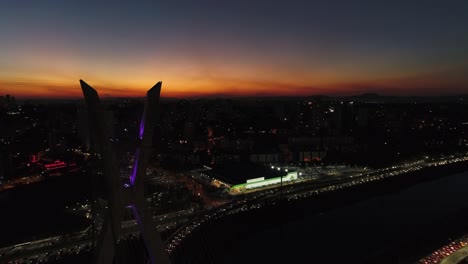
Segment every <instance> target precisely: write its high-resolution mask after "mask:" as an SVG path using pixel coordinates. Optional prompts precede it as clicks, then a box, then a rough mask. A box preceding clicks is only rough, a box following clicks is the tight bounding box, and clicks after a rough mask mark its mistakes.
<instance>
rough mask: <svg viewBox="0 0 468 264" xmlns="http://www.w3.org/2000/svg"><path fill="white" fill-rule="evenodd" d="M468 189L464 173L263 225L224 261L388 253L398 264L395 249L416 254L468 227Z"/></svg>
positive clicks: (334, 258) (349, 257)
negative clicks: (433, 240) (442, 236)
mask: <svg viewBox="0 0 468 264" xmlns="http://www.w3.org/2000/svg"><path fill="white" fill-rule="evenodd" d="M467 191H468V172H464V173H460V174H455V175H452V176H449V177H445V178H442V179H438V180H434V181H430V182H425V183H421V184H418V185H416V186H413V187H410V188H407V189H404V190H402V191H400V192H397V193H393V194H389V195H384V196H380V197H376V198H372V199H369V200H366V201H363V202H359V203H357V204H354V205H352V206H348V207H345V208H340V209H335V210H332V211H328V212H326V213H322V214H318V215H311V216H305V217H303V218H300V219H296V220H295V221H292V222H289V223H285V224H280V225H278V226H274V227H268V228H262V227H261V226H259V227H258V229H257V230H256V231H255V232H253V233H252V234H250V235H248V236H247V237H245V239H238V240H237V242H236V243H233V244H231V247H230V249H228V250H227V252H226V254H224V258H223V262H226V263H239V262H249V263H252V262H267V263H290V262H291V261H292V262H295V263H321V262H322V261H327V262H328V263H341V262H348V261H350V262H349V263H355V261H358V260H367V261H368V262H373V261H372V260H373V259H374V258H375V259H378V258H376V257H377V256H385V254H386V253H388V254H389V255H392V257H393V258H395V259H394V260H393V261H389V262H394V263H397V262H398V261H399V260H398V258H399V256H395V251H396V252H397V254H396V255H398V254H399V253H398V251H404V252H407V251H411V247H413V248H414V251H415V253H416V252H417V251H418V250H419V249H420V248H421V247H424V246H428V245H425V244H430V241H429V240H426V238H431V237H433V236H431V234H433V235H434V236H437V235H439V234H443V233H444V231H447V232H448V231H451V230H454V229H456V228H457V226H459V227H460V228H465V227H466V222H468V218H465V216H466V214H465V213H464V212H466V211H468V208H467V207H468V195H467ZM403 255H404V254H403ZM305 260H307V261H305ZM387 260H388V259H387ZM401 261H403V260H401ZM403 262H404V261H403Z"/></svg>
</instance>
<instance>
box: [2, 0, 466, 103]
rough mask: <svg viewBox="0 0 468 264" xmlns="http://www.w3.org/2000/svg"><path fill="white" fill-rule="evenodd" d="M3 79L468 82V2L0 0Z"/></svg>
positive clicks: (56, 91) (200, 89) (420, 86)
mask: <svg viewBox="0 0 468 264" xmlns="http://www.w3.org/2000/svg"><path fill="white" fill-rule="evenodd" d="M0 10H1V11H0V31H1V32H2V34H1V36H0V40H1V41H0V55H1V56H2V58H4V59H3V60H2V62H0V91H2V93H5V94H7V93H9V94H13V95H15V96H16V97H18V98H79V97H80V89H79V85H78V84H77V80H78V79H80V78H83V79H86V80H89V81H90V82H92V83H94V84H95V87H96V88H97V89H99V90H100V91H102V93H101V94H102V96H103V97H109V96H111V97H121V96H138V95H140V94H141V93H142V92H144V90H145V89H146V87H148V86H149V85H152V84H153V82H154V81H155V80H156V81H157V80H162V81H163V82H164V84H165V87H167V89H166V90H165V91H163V94H162V96H163V97H193V96H276V95H299V96H301V95H317V94H324V95H356V94H361V93H379V94H384V95H455V94H466V93H467V92H468V77H467V76H468V75H467V73H468V64H467V61H468V60H467V59H468V52H467V51H466V49H465V48H464V47H466V46H468V37H467V35H466V34H464V33H465V28H466V25H468V17H466V16H465V15H464V14H466V11H468V4H467V3H466V2H463V1H453V2H451V3H442V2H436V1H429V2H425V4H424V5H420V4H417V3H407V2H405V1H393V2H392V3H386V2H381V3H377V2H376V1H367V0H365V1H359V2H354V3H339V2H338V1H332V2H330V1H327V2H325V1H314V2H313V3H309V2H306V1H294V2H293V3H288V4H286V3H279V2H262V1H260V2H256V3H247V2H244V1H240V2H239V1H238V2H236V3H219V2H214V1H205V2H202V3H199V2H197V3H191V2H184V3H172V4H168V3H157V4H156V3H151V2H145V3H140V4H130V3H124V2H120V1H119V2H112V4H106V3H100V4H97V3H92V2H83V1H82V2H79V3H62V2H60V1H41V2H34V1H23V2H15V1H5V2H4V3H3V4H2V6H1V8H0Z"/></svg>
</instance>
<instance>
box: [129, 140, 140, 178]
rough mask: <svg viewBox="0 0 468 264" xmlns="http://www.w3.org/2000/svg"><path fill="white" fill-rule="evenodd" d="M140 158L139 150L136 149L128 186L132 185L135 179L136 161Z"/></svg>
mask: <svg viewBox="0 0 468 264" xmlns="http://www.w3.org/2000/svg"><path fill="white" fill-rule="evenodd" d="M139 157H140V149H139V148H138V149H137V151H136V152H135V164H134V165H133V171H132V175H130V184H132V186H133V184H134V183H135V178H136V174H137V171H138V159H139Z"/></svg>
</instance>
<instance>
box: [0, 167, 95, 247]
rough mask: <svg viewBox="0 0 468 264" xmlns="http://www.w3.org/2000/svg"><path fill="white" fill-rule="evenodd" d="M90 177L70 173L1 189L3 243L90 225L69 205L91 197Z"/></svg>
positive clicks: (57, 233) (0, 218)
mask: <svg viewBox="0 0 468 264" xmlns="http://www.w3.org/2000/svg"><path fill="white" fill-rule="evenodd" d="M89 184H90V181H89V178H87V177H85V176H82V175H66V176H62V177H57V178H50V179H48V180H45V181H42V182H38V183H34V184H30V185H23V186H19V187H18V188H14V189H10V190H7V191H5V192H2V193H0V212H1V214H0V223H1V224H0V234H1V236H0V246H5V245H10V244H12V243H20V242H24V241H29V240H32V239H40V238H43V237H47V236H53V235H59V234H66V233H71V232H74V231H78V230H81V229H83V228H84V227H86V226H88V225H89V221H88V220H87V219H85V218H82V217H79V216H76V215H73V214H69V213H67V212H65V210H64V209H65V206H67V205H71V204H74V203H75V204H76V202H80V201H81V202H82V201H84V200H85V199H86V198H87V197H89V189H90V185H89Z"/></svg>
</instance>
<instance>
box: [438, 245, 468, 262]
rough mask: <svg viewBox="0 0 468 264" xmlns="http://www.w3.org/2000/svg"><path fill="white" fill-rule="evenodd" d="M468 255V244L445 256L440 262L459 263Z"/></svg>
mask: <svg viewBox="0 0 468 264" xmlns="http://www.w3.org/2000/svg"><path fill="white" fill-rule="evenodd" d="M467 257H468V246H466V247H462V248H460V249H459V250H457V251H455V252H454V253H453V254H451V255H450V256H448V257H446V258H444V259H443V260H442V261H441V262H440V264H458V263H460V262H461V261H463V260H464V259H466V258H467Z"/></svg>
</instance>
